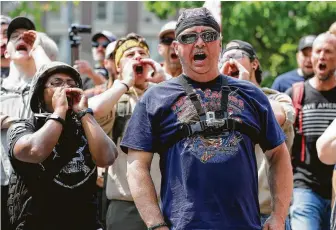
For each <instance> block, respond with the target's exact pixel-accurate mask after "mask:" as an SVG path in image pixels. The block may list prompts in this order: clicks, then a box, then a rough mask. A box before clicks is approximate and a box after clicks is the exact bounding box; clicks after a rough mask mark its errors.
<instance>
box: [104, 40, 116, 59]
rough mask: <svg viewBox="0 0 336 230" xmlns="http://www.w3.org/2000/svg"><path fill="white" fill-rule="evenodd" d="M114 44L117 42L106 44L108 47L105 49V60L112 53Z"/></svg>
mask: <svg viewBox="0 0 336 230" xmlns="http://www.w3.org/2000/svg"><path fill="white" fill-rule="evenodd" d="M116 44H117V41H113V42H111V43H110V44H108V46H107V47H106V50H105V59H109V58H111V55H112V54H113V52H114V49H115V47H116Z"/></svg>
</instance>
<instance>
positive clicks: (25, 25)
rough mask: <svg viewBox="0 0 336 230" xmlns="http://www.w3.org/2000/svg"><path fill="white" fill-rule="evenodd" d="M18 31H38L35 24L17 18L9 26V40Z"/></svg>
mask: <svg viewBox="0 0 336 230" xmlns="http://www.w3.org/2000/svg"><path fill="white" fill-rule="evenodd" d="M17 29H27V30H36V28H35V24H34V23H33V22H32V21H31V20H30V19H29V18H26V17H16V18H14V19H13V20H12V21H11V22H10V23H9V25H8V29H7V37H8V39H9V38H10V36H11V35H12V33H13V32H14V31H15V30H17Z"/></svg>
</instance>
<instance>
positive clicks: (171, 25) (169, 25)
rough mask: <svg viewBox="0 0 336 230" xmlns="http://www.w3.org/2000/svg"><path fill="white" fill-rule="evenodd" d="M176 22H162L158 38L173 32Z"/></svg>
mask: <svg viewBox="0 0 336 230" xmlns="http://www.w3.org/2000/svg"><path fill="white" fill-rule="evenodd" d="M176 23H177V22H176V21H170V22H168V23H166V24H164V25H163V26H162V28H161V30H160V33H159V38H162V37H163V36H164V35H165V34H168V33H171V32H175V28H176Z"/></svg>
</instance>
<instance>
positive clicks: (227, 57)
mask: <svg viewBox="0 0 336 230" xmlns="http://www.w3.org/2000/svg"><path fill="white" fill-rule="evenodd" d="M244 56H246V57H248V58H250V55H248V54H247V53H244V52H235V53H230V54H225V53H224V54H223V58H222V61H223V62H227V61H229V60H230V58H232V59H235V60H237V59H241V58H243V57H244Z"/></svg>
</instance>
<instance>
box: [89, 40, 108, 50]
mask: <svg viewBox="0 0 336 230" xmlns="http://www.w3.org/2000/svg"><path fill="white" fill-rule="evenodd" d="M109 44H110V42H108V41H106V42H102V43H99V42H92V47H96V48H98V46H102V47H104V48H105V49H106V47H107V46H108V45H109Z"/></svg>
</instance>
